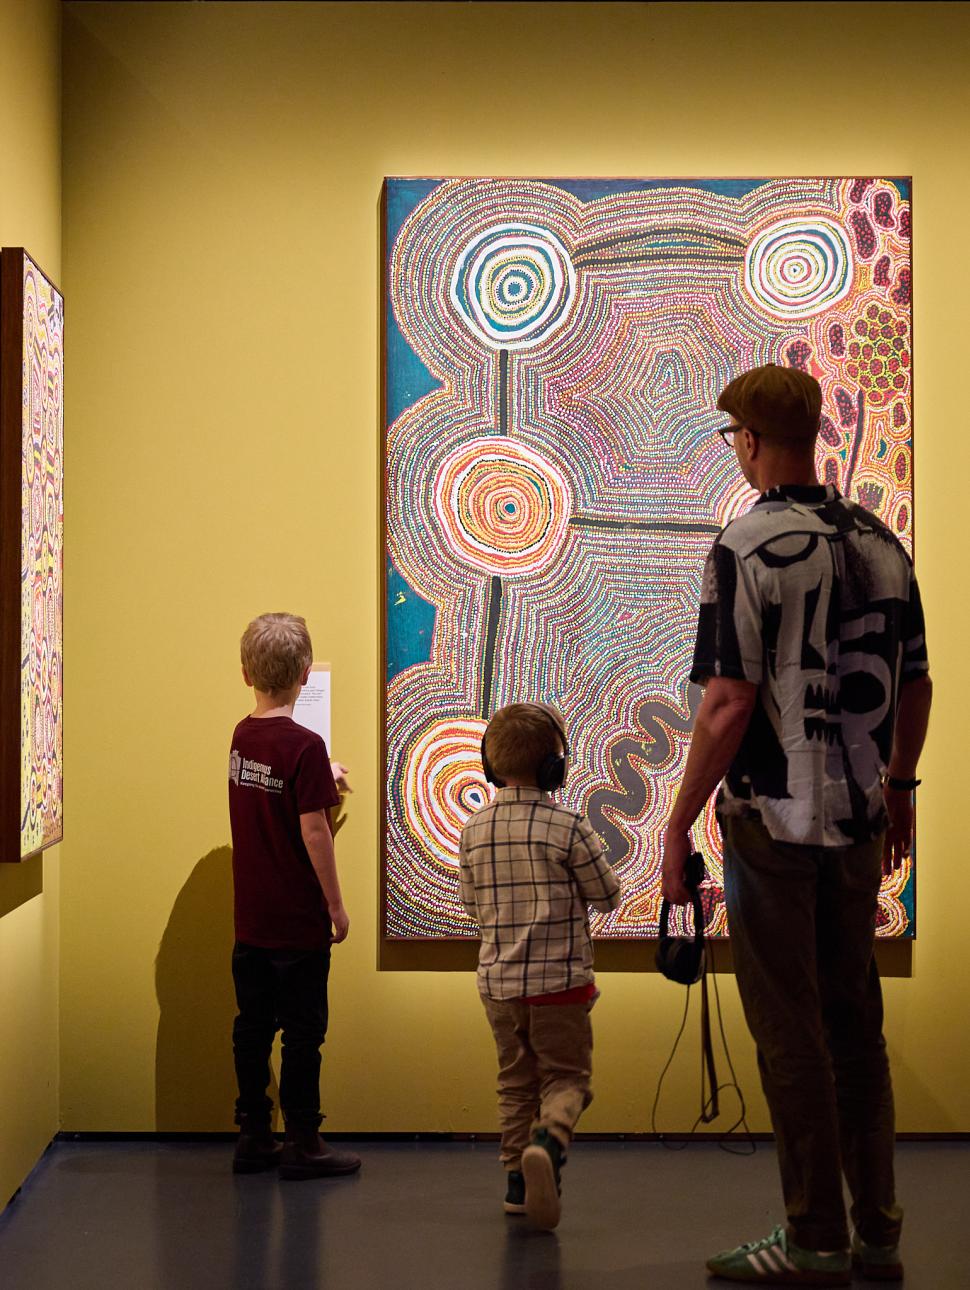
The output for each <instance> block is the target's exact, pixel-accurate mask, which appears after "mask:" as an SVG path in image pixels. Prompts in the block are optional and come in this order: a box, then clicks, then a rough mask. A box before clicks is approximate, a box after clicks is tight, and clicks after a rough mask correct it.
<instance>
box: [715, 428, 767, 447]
mask: <svg viewBox="0 0 970 1290" xmlns="http://www.w3.org/2000/svg"><path fill="white" fill-rule="evenodd" d="M739 430H747V432H748V433H749V434H753V435H754V437H755V438H756V439H760V438H761V435H760V434H759V432H758V431H757V430H752V429H751V427H750V426H718V428H717V433H718V434H719V435H720V436H721V438H722V439H723V440H724V442H725V443H726V444H727V446H728V447H729V448H733V447H734V436H735V435H736V434H737V432H738V431H739Z"/></svg>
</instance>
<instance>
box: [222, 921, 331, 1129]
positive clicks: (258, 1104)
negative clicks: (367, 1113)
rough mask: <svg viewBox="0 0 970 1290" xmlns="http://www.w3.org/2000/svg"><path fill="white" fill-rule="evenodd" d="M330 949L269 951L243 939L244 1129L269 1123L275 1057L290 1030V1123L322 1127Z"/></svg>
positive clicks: (240, 1101)
mask: <svg viewBox="0 0 970 1290" xmlns="http://www.w3.org/2000/svg"><path fill="white" fill-rule="evenodd" d="M329 975H330V949H329V946H328V947H327V948H326V949H321V950H269V949H263V948H261V947H260V946H256V945H244V944H243V943H242V942H241V941H237V942H236V944H235V946H234V947H233V951H232V979H233V982H234V984H235V987H236V1004H237V1006H238V1008H239V1015H238V1016H237V1017H236V1020H235V1022H234V1023H233V1027H232V1049H233V1057H234V1058H235V1063H236V1081H237V1083H238V1085H239V1096H238V1098H237V1099H236V1123H237V1124H238V1123H240V1117H241V1116H243V1115H248V1116H251V1117H253V1118H254V1119H256V1120H257V1121H266V1122H268V1120H269V1115H270V1112H271V1110H272V1106H273V1104H272V1102H271V1101H270V1099H269V1098H268V1097H267V1096H266V1089H267V1087H268V1085H269V1078H270V1074H269V1058H270V1053H271V1052H272V1048H273V1040H274V1038H275V1037H276V1032H277V1030H282V1032H283V1062H282V1070H281V1073H280V1106H281V1108H282V1111H283V1117H284V1119H285V1120H286V1122H287V1124H290V1125H297V1126H299V1127H304V1126H305V1127H311V1126H313V1127H315V1126H316V1125H318V1124H319V1123H320V1120H321V1118H322V1117H321V1115H320V1045H321V1044H322V1043H323V1040H324V1036H325V1035H326V1033H327V978H328V977H329Z"/></svg>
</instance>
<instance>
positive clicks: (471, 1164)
mask: <svg viewBox="0 0 970 1290" xmlns="http://www.w3.org/2000/svg"><path fill="white" fill-rule="evenodd" d="M359 1150H360V1153H361V1155H362V1156H363V1157H364V1169H363V1171H362V1173H361V1174H360V1175H359V1176H358V1177H356V1178H352V1179H349V1180H346V1179H343V1180H333V1181H330V1182H323V1183H312V1182H306V1183H280V1182H279V1181H278V1180H277V1179H276V1177H275V1176H272V1175H269V1176H267V1175H258V1176H255V1177H243V1178H234V1177H233V1176H232V1174H231V1173H230V1172H229V1168H228V1166H229V1161H230V1157H231V1151H232V1148H231V1146H230V1145H229V1144H228V1143H218V1144H212V1145H210V1144H205V1145H198V1144H182V1143H179V1144H158V1143H154V1142H134V1143H58V1144H56V1145H55V1146H54V1147H52V1148H51V1150H50V1151H49V1152H48V1153H47V1155H46V1156H45V1157H44V1159H43V1161H42V1162H41V1164H40V1165H39V1166H38V1168H37V1170H35V1172H34V1174H33V1175H32V1176H31V1178H30V1180H29V1182H28V1183H27V1185H26V1186H25V1187H24V1189H23V1191H22V1192H21V1194H20V1196H19V1197H18V1198H17V1200H16V1201H15V1202H14V1204H13V1205H11V1206H10V1207H9V1209H8V1210H7V1211H6V1213H5V1214H4V1215H3V1217H2V1218H0V1286H2V1287H3V1290H55V1288H56V1290H115V1287H117V1288H118V1290H195V1288H196V1287H198V1288H199V1290H222V1287H227V1288H228V1287H232V1290H309V1288H310V1287H314V1288H316V1287H321V1288H322V1287H327V1288H328V1290H329V1288H331V1287H332V1288H333V1290H338V1288H339V1290H378V1288H381V1290H382V1288H383V1287H387V1288H388V1290H438V1287H441V1288H442V1290H445V1288H446V1287H447V1290H647V1288H649V1287H656V1290H680V1287H690V1288H691V1290H696V1288H697V1287H701V1286H704V1285H706V1284H707V1279H706V1277H705V1274H704V1271H703V1260H704V1256H705V1255H706V1254H707V1253H709V1252H711V1251H714V1250H717V1249H720V1248H723V1247H724V1246H727V1245H734V1244H737V1243H738V1242H739V1241H741V1240H749V1239H752V1238H755V1237H760V1236H763V1235H765V1234H766V1233H767V1232H768V1230H769V1229H770V1228H771V1227H772V1226H773V1225H774V1223H775V1221H776V1220H777V1219H778V1217H779V1213H780V1210H779V1204H778V1194H777V1181H776V1175H775V1163H774V1155H773V1149H772V1147H771V1144H770V1143H762V1144H759V1146H758V1151H757V1154H756V1155H754V1156H753V1157H738V1156H731V1155H727V1154H726V1153H724V1152H723V1151H719V1150H718V1149H717V1148H716V1147H714V1146H709V1145H698V1144H692V1145H691V1146H690V1148H689V1149H688V1150H687V1151H683V1152H680V1153H673V1152H669V1151H665V1150H664V1149H663V1148H662V1147H661V1146H659V1145H657V1144H655V1143H629V1144H623V1143H599V1142H581V1143H578V1144H576V1146H575V1147H574V1149H573V1154H572V1158H571V1160H570V1162H569V1166H568V1168H567V1170H566V1174H565V1202H566V1204H565V1210H564V1215H563V1221H562V1223H561V1225H560V1227H559V1229H558V1231H557V1232H556V1233H555V1234H544V1233H540V1232H533V1231H530V1230H529V1229H528V1228H527V1226H526V1225H525V1221H524V1220H522V1219H507V1218H505V1217H504V1215H503V1214H502V1212H501V1208H500V1205H499V1201H500V1199H501V1183H502V1174H501V1170H500V1168H499V1166H498V1165H497V1163H496V1148H495V1144H494V1143H482V1144H466V1143H424V1142H419V1143H406V1144H402V1143H387V1142H382V1143H362V1144H359ZM898 1172H899V1185H900V1193H901V1198H902V1199H903V1200H904V1202H905V1204H906V1208H907V1234H906V1236H907V1239H906V1243H905V1247H904V1248H905V1256H906V1265H907V1276H906V1285H907V1287H908V1288H909V1290H950V1287H953V1288H954V1290H957V1287H959V1288H960V1290H965V1288H966V1287H967V1286H968V1285H970V1240H968V1238H970V1144H964V1143H945V1144H924V1143H919V1144H908V1143H907V1144H903V1145H902V1146H901V1147H900V1151H899V1166H898Z"/></svg>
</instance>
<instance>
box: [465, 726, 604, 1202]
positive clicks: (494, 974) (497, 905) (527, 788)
mask: <svg viewBox="0 0 970 1290" xmlns="http://www.w3.org/2000/svg"><path fill="white" fill-rule="evenodd" d="M567 756H568V751H567V746H566V736H565V730H564V727H563V723H562V718H561V717H560V716H559V714H558V713H557V712H556V711H555V710H554V709H552V708H547V707H546V706H545V705H540V704H534V703H513V704H510V705H509V706H508V707H506V708H501V709H500V710H499V711H498V712H496V714H495V716H494V717H493V718H492V720H491V721H490V722H489V724H488V729H487V730H486V731H485V738H484V740H483V741H482V762H483V765H484V768H485V775H486V778H487V779H488V780H489V781H490V782H491V783H493V784H495V785H496V787H497V789H498V792H497V793H496V794H495V796H494V798H493V799H492V800H491V801H490V802H489V803H488V805H487V806H483V807H482V808H481V809H480V810H478V811H476V812H475V814H474V815H472V816H471V818H470V819H469V820H468V822H467V824H466V825H465V827H464V829H463V830H462V835H461V848H460V865H461V899H462V903H463V905H464V906H465V909H466V910H467V912H468V915H469V917H470V918H473V919H474V920H475V922H477V923H478V925H479V927H480V928H481V933H482V947H481V951H480V954H479V960H478V963H479V966H478V989H479V993H480V994H481V996H482V1002H483V1003H484V1005H485V1012H486V1014H487V1016H488V1020H489V1023H490V1025H491V1027H492V1033H493V1034H494V1036H495V1045H496V1048H497V1049H498V1061H499V1081H498V1095H499V1118H500V1120H501V1125H502V1163H503V1165H504V1166H505V1169H506V1171H507V1174H508V1177H507V1192H506V1197H505V1210H506V1212H507V1213H510V1214H521V1213H528V1215H529V1217H530V1218H531V1219H532V1221H533V1222H534V1223H536V1225H537V1226H539V1227H543V1228H553V1227H555V1226H556V1224H557V1223H558V1222H559V1215H560V1201H559V1170H560V1167H561V1165H562V1164H563V1163H564V1161H565V1154H566V1147H567V1146H568V1145H569V1142H570V1141H571V1139H572V1133H573V1129H574V1127H575V1125H576V1121H577V1120H578V1119H579V1117H580V1115H581V1114H582V1113H583V1111H584V1110H585V1109H586V1107H587V1106H589V1104H590V1102H591V1101H592V1097H593V1094H592V1092H591V1090H590V1075H591V1073H592V1050H593V1037H592V1029H591V1026H590V1017H589V1011H590V1008H591V1007H592V1005H593V1001H594V999H595V996H596V986H595V983H594V979H593V943H592V940H591V939H590V934H589V912H588V909H587V906H588V905H592V906H593V907H594V908H595V909H599V910H602V911H604V912H606V911H608V910H611V909H615V908H616V907H617V905H619V903H620V884H619V882H618V881H617V878H616V875H615V874H614V872H613V870H612V869H611V868H610V866H609V864H608V863H607V861H606V859H605V858H604V856H603V850H602V847H601V845H600V841H599V838H598V837H597V836H596V834H595V833H594V832H593V829H592V827H591V825H590V823H589V821H588V820H587V819H586V818H585V817H584V816H582V815H579V814H577V812H576V811H571V810H569V809H568V808H567V807H565V806H561V805H560V804H559V803H557V802H554V801H552V800H551V798H550V797H549V796H548V793H549V792H550V791H554V790H555V789H556V788H558V787H560V786H561V785H562V782H563V779H564V777H565V773H566V757H567Z"/></svg>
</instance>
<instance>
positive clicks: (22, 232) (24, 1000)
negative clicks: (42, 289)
mask: <svg viewBox="0 0 970 1290" xmlns="http://www.w3.org/2000/svg"><path fill="white" fill-rule="evenodd" d="M60 189H61V114H60V5H59V4H57V3H56V0H43V3H32V2H31V0H0V245H3V246H26V247H27V248H28V250H29V251H30V252H31V254H32V255H34V256H35V257H36V259H37V260H38V262H39V263H40V264H41V265H42V266H43V268H44V269H45V271H46V272H47V273H49V274H50V275H51V277H52V278H53V279H54V280H55V281H58V280H59V279H60V275H61V192H60ZM59 850H60V849H59V848H57V847H55V848H52V849H51V850H49V851H47V852H46V853H45V854H44V855H43V856H37V857H35V858H34V859H32V860H29V861H27V862H26V863H25V864H0V1209H2V1208H3V1206H4V1205H5V1204H6V1202H7V1200H8V1199H9V1198H10V1196H11V1195H12V1194H13V1193H14V1191H16V1189H17V1188H18V1187H19V1186H20V1183H21V1181H22V1180H23V1178H24V1176H25V1175H26V1174H27V1173H28V1172H29V1170H30V1169H31V1168H32V1167H33V1165H34V1162H35V1161H36V1160H37V1157H38V1156H39V1155H40V1154H41V1152H42V1151H43V1150H44V1148H45V1147H46V1146H47V1144H48V1142H50V1140H51V1138H52V1137H53V1136H54V1134H55V1133H56V1132H57V1126H58V1105H57V1098H58V1052H57V1050H58V1035H57V1029H58V1023H57V994H58V966H57V964H58V939H57V938H58V872H59V867H60V866H59Z"/></svg>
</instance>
